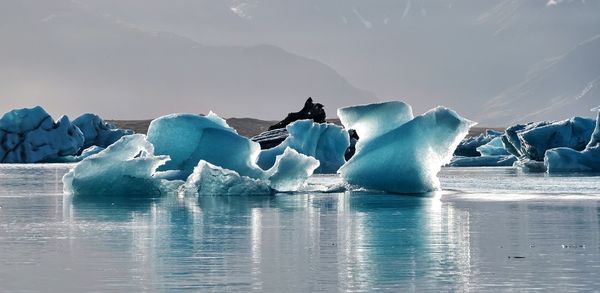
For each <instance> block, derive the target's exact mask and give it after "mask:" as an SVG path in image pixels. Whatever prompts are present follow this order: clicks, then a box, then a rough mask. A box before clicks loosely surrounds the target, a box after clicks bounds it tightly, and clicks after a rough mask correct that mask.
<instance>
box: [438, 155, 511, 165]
mask: <svg viewBox="0 0 600 293" xmlns="http://www.w3.org/2000/svg"><path fill="white" fill-rule="evenodd" d="M516 161H517V158H516V157H515V156H513V155H490V156H487V155H486V156H480V157H461V156H456V157H454V158H452V161H451V162H450V164H448V165H449V166H451V167H501V166H512V165H513V164H514V163H515V162H516Z"/></svg>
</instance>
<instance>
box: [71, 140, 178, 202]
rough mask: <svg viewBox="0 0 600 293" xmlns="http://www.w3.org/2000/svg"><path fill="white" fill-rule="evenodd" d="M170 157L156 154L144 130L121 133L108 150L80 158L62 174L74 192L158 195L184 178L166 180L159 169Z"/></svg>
mask: <svg viewBox="0 0 600 293" xmlns="http://www.w3.org/2000/svg"><path fill="white" fill-rule="evenodd" d="M168 160H169V157H168V156H156V155H155V154H154V147H153V146H152V144H151V143H149V142H148V141H147V140H146V137H145V136H144V135H143V134H133V135H127V136H123V137H121V138H120V139H119V140H118V141H116V142H115V143H113V144H112V145H110V146H109V147H107V148H106V149H105V150H103V151H101V152H99V153H97V154H95V155H92V156H89V157H87V158H85V159H83V160H82V161H81V162H79V163H78V164H77V165H76V166H75V167H74V168H73V169H72V170H71V171H69V173H67V174H66V175H65V176H64V177H63V184H64V192H65V193H67V194H73V195H123V194H126V195H143V196H157V195H161V194H166V193H168V192H169V191H173V190H174V186H178V185H180V184H181V183H183V182H167V180H164V179H161V178H158V177H156V176H155V175H156V173H157V172H156V170H157V168H158V167H159V166H161V165H163V164H164V163H165V162H167V161H168Z"/></svg>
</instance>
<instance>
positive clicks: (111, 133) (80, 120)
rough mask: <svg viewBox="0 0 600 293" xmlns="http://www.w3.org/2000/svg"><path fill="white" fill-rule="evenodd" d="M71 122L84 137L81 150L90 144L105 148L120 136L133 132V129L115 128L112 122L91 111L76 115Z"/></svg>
mask: <svg viewBox="0 0 600 293" xmlns="http://www.w3.org/2000/svg"><path fill="white" fill-rule="evenodd" d="M73 124H75V126H77V127H78V128H79V130H81V132H82V133H83V137H84V138H85V140H84V142H83V147H82V150H84V149H87V148H89V147H91V146H98V147H101V148H106V147H108V146H109V145H111V144H113V143H114V142H115V141H117V140H119V138H121V137H122V136H125V135H130V134H133V130H130V129H120V128H117V127H116V126H115V125H114V124H112V123H108V122H106V121H104V120H103V119H102V118H100V116H98V115H96V114H91V113H86V114H83V115H81V116H79V117H77V118H76V119H75V120H73Z"/></svg>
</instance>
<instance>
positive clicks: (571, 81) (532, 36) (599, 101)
mask: <svg viewBox="0 0 600 293" xmlns="http://www.w3.org/2000/svg"><path fill="white" fill-rule="evenodd" d="M599 36H600V1H590V0H586V1H583V0H571V1H569V0H563V1H561V0H551V1H547V0H531V1H520V0H490V1H479V0H431V1H425V0H422V1H418V0H394V1H392V0H377V1H359V0H328V1H321V0H306V1H292V0H277V1H275V0H247V1H246V0H170V1H166V0H72V1H71V0H46V1H43V2H40V1H35V0H2V1H1V2H0V38H1V39H2V40H3V44H2V46H0V111H1V112H6V111H9V110H10V109H13V108H20V107H31V106H34V105H41V106H43V107H45V108H46V109H47V110H48V111H49V112H50V113H51V114H53V115H54V116H56V117H55V118H58V116H59V115H62V114H67V115H69V116H73V117H75V116H77V115H79V114H82V113H84V112H94V113H98V114H100V115H101V116H103V117H106V118H109V119H147V118H154V117H157V116H160V115H164V114H169V113H174V112H192V113H208V111H210V110H213V111H215V112H216V113H218V114H220V115H222V116H225V117H254V118H260V119H281V118H282V117H283V116H285V114H286V113H288V112H290V111H295V110H297V109H299V108H300V107H301V106H302V104H303V102H304V100H305V99H306V98H307V97H308V96H312V97H313V98H314V99H315V100H316V101H317V102H321V103H323V104H324V105H325V109H326V111H327V113H328V116H329V117H334V116H335V109H336V108H338V107H343V106H348V105H352V104H358V103H369V102H374V101H385V100H402V101H405V102H408V103H409V104H411V105H412V106H413V108H414V110H415V112H416V113H417V114H419V113H422V112H425V111H427V110H428V109H430V108H433V107H435V106H438V105H443V106H447V107H450V108H453V109H455V110H457V111H458V113H459V114H461V115H463V116H465V117H467V118H469V119H471V120H475V121H478V122H480V124H481V125H483V126H507V125H511V124H514V123H520V122H528V121H534V120H555V119H565V118H568V117H571V116H575V115H585V116H592V115H593V113H592V112H590V109H591V108H594V107H596V106H598V105H600V90H598V83H600V37H599Z"/></svg>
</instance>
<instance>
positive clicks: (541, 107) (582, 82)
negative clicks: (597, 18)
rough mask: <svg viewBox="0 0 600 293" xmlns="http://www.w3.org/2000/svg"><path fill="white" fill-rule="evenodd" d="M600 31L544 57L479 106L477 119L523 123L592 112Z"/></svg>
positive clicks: (598, 81)
mask: <svg viewBox="0 0 600 293" xmlns="http://www.w3.org/2000/svg"><path fill="white" fill-rule="evenodd" d="M599 52H600V35H596V36H594V37H592V38H590V39H588V40H586V41H584V42H582V43H580V44H577V45H576V46H574V47H573V48H572V49H571V50H569V51H567V52H566V53H565V54H563V55H560V56H557V57H555V58H551V59H548V60H545V62H542V63H541V64H539V66H538V67H537V68H536V69H535V70H533V71H531V73H530V74H529V75H528V76H527V78H526V79H525V80H524V81H523V82H520V83H518V84H516V85H515V86H513V87H511V88H509V89H507V90H506V91H505V92H503V93H501V94H500V95H498V96H497V97H495V98H494V99H492V100H491V101H489V102H487V103H486V104H485V105H484V107H483V113H484V114H482V115H481V117H479V121H482V122H483V123H486V124H487V125H498V124H499V123H502V122H505V121H510V122H511V123H524V122H528V121H539V120H544V119H546V118H547V117H556V119H559V118H561V117H562V118H567V117H566V115H565V114H566V113H568V115H580V116H592V117H593V116H594V115H595V113H592V112H591V111H590V110H591V109H592V108H594V107H598V106H599V105H600V88H599V87H600V58H597V57H596V56H597V55H598V54H599Z"/></svg>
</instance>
